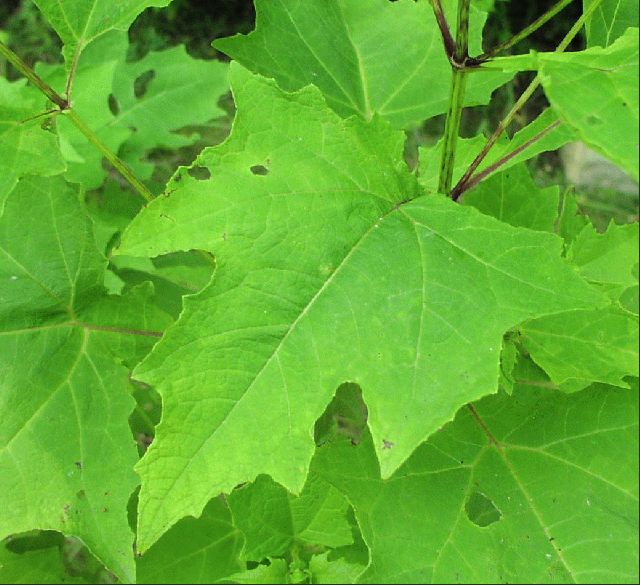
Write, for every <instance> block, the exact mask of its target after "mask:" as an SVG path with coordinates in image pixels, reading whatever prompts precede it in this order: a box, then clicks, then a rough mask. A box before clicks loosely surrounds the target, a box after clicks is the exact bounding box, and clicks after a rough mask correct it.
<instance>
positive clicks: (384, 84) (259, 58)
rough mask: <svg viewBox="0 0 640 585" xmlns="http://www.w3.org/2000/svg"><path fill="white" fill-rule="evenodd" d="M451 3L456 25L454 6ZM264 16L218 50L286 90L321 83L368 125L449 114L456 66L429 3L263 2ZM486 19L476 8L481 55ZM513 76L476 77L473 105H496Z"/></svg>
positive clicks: (339, 105)
mask: <svg viewBox="0 0 640 585" xmlns="http://www.w3.org/2000/svg"><path fill="white" fill-rule="evenodd" d="M444 4H445V6H446V8H447V12H448V14H449V17H450V20H451V21H452V22H455V16H454V14H455V7H454V3H453V2H450V1H449V2H445V3H444ZM256 12H257V27H256V31H255V32H253V33H251V34H250V35H248V36H236V37H232V38H229V39H221V40H218V41H216V42H215V43H214V46H215V47H216V48H218V49H220V50H221V51H223V52H225V53H226V54H228V55H229V56H231V57H232V58H233V59H235V60H237V61H239V62H240V63H242V64H243V65H244V66H245V67H247V68H249V69H251V70H252V71H254V72H257V73H261V74H262V75H265V76H267V77H274V78H275V79H276V80H277V81H278V83H279V84H280V85H281V86H282V87H283V88H284V89H287V90H295V89H300V88H301V87H303V86H305V85H308V84H314V85H316V86H317V87H319V88H320V89H321V91H322V92H323V94H324V96H325V97H326V99H327V103H329V105H330V106H331V107H332V108H334V109H335V110H336V112H338V113H340V114H341V115H345V116H348V115H352V114H358V115H360V116H362V117H363V118H365V119H367V120H368V119H371V117H372V116H373V115H374V114H378V115H380V116H382V117H383V118H385V119H386V120H389V121H390V122H391V123H392V124H393V125H394V126H396V127H406V126H408V125H411V124H413V123H417V122H420V121H422V120H424V119H425V118H429V117H431V116H435V115H437V114H442V113H445V112H446V111H447V108H448V103H449V92H450V83H451V65H450V63H449V61H448V59H447V57H446V55H445V52H444V49H443V47H442V39H441V36H440V31H439V29H438V26H437V23H436V20H435V18H434V15H433V11H432V9H431V6H430V5H429V3H428V2H413V0H400V1H399V2H394V3H391V2H388V1H387V0H355V1H354V0H330V1H327V0H304V1H302V0H277V1H272V0H258V1H257V2H256ZM485 19H486V14H485V13H482V12H480V11H478V10H476V9H473V10H472V17H471V33H472V35H471V50H472V51H475V52H477V53H479V52H481V50H482V49H481V38H482V27H483V25H484V21H485ZM328 39H331V40H330V42H329V41H328ZM391 55H393V57H391V58H390V56H391ZM509 77H510V76H509V75H505V74H503V73H500V72H496V71H493V72H492V71H483V72H480V73H478V74H474V75H471V76H470V79H469V81H468V85H467V93H466V97H465V100H466V104H467V105H479V104H484V103H488V101H489V98H490V96H491V93H492V92H493V90H494V89H496V88H497V87H499V86H500V85H502V84H503V83H506V82H507V81H508V80H509Z"/></svg>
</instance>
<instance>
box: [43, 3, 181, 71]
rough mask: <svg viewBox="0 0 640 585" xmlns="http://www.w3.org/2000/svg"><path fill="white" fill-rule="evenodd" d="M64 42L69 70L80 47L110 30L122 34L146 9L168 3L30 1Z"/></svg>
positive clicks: (74, 64) (78, 53)
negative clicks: (120, 31) (119, 31)
mask: <svg viewBox="0 0 640 585" xmlns="http://www.w3.org/2000/svg"><path fill="white" fill-rule="evenodd" d="M34 2H35V4H36V6H37V7H38V8H39V9H40V11H41V12H42V13H43V14H44V16H45V18H46V19H47V21H48V22H49V24H50V25H51V26H52V27H53V28H54V29H55V31H56V32H57V33H58V36H59V37H60V38H61V39H62V42H63V43H64V48H63V50H62V52H63V54H64V56H65V61H66V63H67V70H70V71H73V69H74V68H75V66H76V65H77V61H78V59H79V58H80V54H81V53H82V51H83V50H84V48H85V47H86V46H87V45H88V44H89V43H90V42H91V41H93V40H94V39H96V38H98V37H100V36H102V35H103V34H105V33H106V32H108V31H110V30H122V31H125V30H127V29H128V28H129V26H131V23H132V22H133V21H134V20H135V18H136V16H138V14H140V13H141V12H142V11H143V10H144V9H145V8H148V7H150V6H167V5H168V4H169V3H170V2H171V0H118V2H112V1H111V0H81V1H78V0H34Z"/></svg>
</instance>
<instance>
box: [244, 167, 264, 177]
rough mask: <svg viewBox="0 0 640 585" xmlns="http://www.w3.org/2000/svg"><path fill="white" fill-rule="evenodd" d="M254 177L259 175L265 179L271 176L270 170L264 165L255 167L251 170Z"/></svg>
mask: <svg viewBox="0 0 640 585" xmlns="http://www.w3.org/2000/svg"><path fill="white" fill-rule="evenodd" d="M249 170H250V171H251V172H252V173H253V174H254V175H258V176H260V177H264V176H265V175H268V174H269V169H268V168H267V167H265V166H264V165H253V166H252V167H251V168H250V169H249Z"/></svg>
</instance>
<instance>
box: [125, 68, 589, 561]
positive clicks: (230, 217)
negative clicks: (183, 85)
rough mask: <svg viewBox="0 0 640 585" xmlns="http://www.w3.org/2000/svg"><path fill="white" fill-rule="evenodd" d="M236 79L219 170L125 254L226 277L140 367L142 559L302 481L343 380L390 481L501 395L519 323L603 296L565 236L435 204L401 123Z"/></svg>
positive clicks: (178, 195) (138, 229)
mask: <svg viewBox="0 0 640 585" xmlns="http://www.w3.org/2000/svg"><path fill="white" fill-rule="evenodd" d="M232 79H233V87H234V91H235V97H236V101H237V105H238V114H237V118H236V121H235V124H234V131H233V134H232V136H231V137H230V138H229V139H228V140H227V142H226V143H225V144H224V145H222V146H220V147H218V148H214V149H207V150H205V151H204V153H203V154H202V155H201V157H200V158H199V159H198V160H197V161H196V164H197V165H199V166H203V167H207V168H208V169H209V171H210V172H211V175H212V176H211V178H210V179H208V180H198V179H195V178H193V177H190V176H189V174H188V173H187V172H181V173H179V174H178V175H177V176H176V178H175V180H174V182H173V183H171V184H170V185H169V189H168V191H167V196H165V197H160V198H158V199H157V200H156V201H154V202H152V203H151V204H150V205H148V206H147V207H146V208H145V209H144V210H143V211H142V213H141V214H140V215H139V216H138V218H136V219H135V220H134V222H133V223H132V224H131V226H130V227H129V229H128V230H127V232H125V234H124V236H123V244H122V247H121V249H120V252H121V253H122V254H126V255H140V256H148V255H150V256H155V255H159V254H163V253H166V252H170V251H175V250H188V249H192V248H197V249H204V250H209V251H211V252H214V253H215V254H216V255H217V269H216V273H215V277H214V280H213V282H212V284H211V285H210V286H209V287H208V288H207V289H205V290H204V291H203V292H202V293H200V294H198V295H196V296H194V297H189V298H187V299H185V309H184V311H183V313H182V315H181V318H180V322H179V325H178V326H176V327H175V328H173V329H172V330H171V331H170V332H169V333H168V334H167V337H166V339H165V340H164V341H163V342H162V343H160V344H159V345H158V346H157V347H156V349H155V350H154V352H153V354H152V355H151V356H150V357H149V358H148V359H147V360H146V361H145V362H144V363H143V364H142V365H141V366H140V367H139V368H138V369H137V371H136V377H137V378H139V379H140V380H142V381H144V382H147V383H149V384H151V385H153V386H155V387H157V388H158V390H159V391H160V392H161V394H162V396H163V401H164V411H163V421H162V423H161V425H160V427H159V430H158V434H157V435H156V441H155V442H154V443H153V445H152V446H151V448H150V449H149V451H148V452H147V454H146V456H145V458H144V459H143V460H142V462H141V464H140V466H139V472H140V474H141V476H142V478H143V486H142V491H141V496H140V524H139V527H140V533H139V545H140V546H141V549H142V550H144V549H146V548H148V546H150V544H152V543H153V541H155V540H156V539H157V538H158V537H159V536H160V535H161V534H162V533H163V532H164V531H166V530H167V529H168V528H169V527H170V526H171V525H172V524H174V523H175V522H176V521H177V520H178V519H180V518H181V517H182V516H184V515H188V514H191V515H197V514H199V513H200V511H201V510H202V508H203V506H204V504H205V503H206V502H207V501H208V500H209V499H210V498H211V497H213V496H214V495H216V494H217V493H219V492H220V491H230V490H231V489H232V488H233V487H234V486H235V485H236V484H238V483H241V482H243V481H246V480H250V479H253V478H255V477H256V476H257V475H258V474H260V473H266V474H270V475H271V476H272V477H273V479H275V480H276V481H277V482H279V483H281V484H282V485H283V486H285V487H287V488H288V489H290V490H292V491H295V492H299V491H300V489H301V488H302V486H303V484H304V480H305V476H306V470H307V465H308V462H309V460H310V459H311V456H312V453H313V442H312V441H311V434H310V430H311V428H312V427H313V423H314V421H315V419H316V418H317V417H318V416H319V415H320V414H321V413H322V411H323V409H324V407H325V406H326V404H327V403H328V402H329V400H330V397H331V395H332V393H333V392H334V390H335V389H336V388H337V387H338V386H339V385H340V384H341V383H342V382H344V381H358V382H359V383H360V384H361V385H362V387H363V391H364V393H365V396H366V400H367V403H368V405H369V408H370V412H369V415H370V416H369V424H370V426H371V429H372V434H373V437H374V443H375V446H376V451H377V453H378V456H379V457H380V460H381V465H382V469H383V474H384V476H385V477H386V476H388V475H390V474H391V473H392V472H393V471H394V470H395V469H396V468H397V467H398V466H399V465H400V464H401V463H402V462H403V461H404V460H405V459H406V458H407V457H408V456H409V455H410V454H411V453H412V451H413V450H414V449H415V447H416V446H417V445H418V444H419V443H420V442H421V441H423V440H424V439H426V438H427V437H428V436H429V435H430V434H431V433H432V432H433V431H435V430H436V429H438V428H439V427H440V426H441V425H442V424H443V423H444V422H446V421H447V420H450V419H451V417H452V416H453V415H454V413H455V411H456V410H457V409H458V408H459V407H460V406H461V405H462V404H465V403H466V402H468V401H470V400H473V399H475V398H478V397H480V396H483V395H485V394H487V393H491V392H494V391H495V390H496V388H497V381H498V361H499V353H500V344H501V338H502V335H503V333H504V332H505V331H506V330H507V329H509V328H511V327H513V326H514V325H516V324H517V323H519V322H521V321H524V320H526V319H528V318H531V317H534V316H539V315H543V314H548V313H556V312H560V311H563V310H569V309H573V308H577V307H582V308H587V307H592V306H594V304H598V303H599V298H600V297H599V295H597V294H596V293H595V292H594V291H593V290H592V289H590V288H589V287H588V286H587V285H586V284H585V283H584V282H583V281H581V280H580V279H579V278H578V277H577V275H576V274H575V272H574V271H573V270H572V269H570V268H569V267H568V266H566V265H565V264H564V263H563V262H562V261H561V259H560V252H561V248H562V242H561V240H560V239H559V238H557V237H555V236H553V235H551V234H545V233H541V232H533V231H530V230H522V229H516V228H513V227H511V226H509V225H507V224H503V223H500V222H498V221H497V220H495V219H493V218H490V217H486V216H483V215H482V214H480V213H479V212H477V211H476V210H474V209H473V208H471V207H462V206H459V205H456V204H455V203H453V202H452V201H450V200H448V199H446V198H444V197H440V196H431V197H426V196H420V190H419V189H418V186H417V184H416V182H415V178H414V177H413V175H412V174H411V173H410V172H409V171H408V169H407V168H406V166H405V164H404V162H403V158H402V150H403V134H402V133H400V132H393V131H391V130H389V128H388V127H387V125H386V124H385V123H382V122H381V121H380V120H374V121H373V122H371V123H366V122H364V121H362V120H360V119H359V118H355V117H353V118H350V119H348V120H342V119H341V118H339V117H338V116H336V115H335V114H334V113H333V112H331V111H330V110H328V109H327V108H326V106H324V105H323V104H324V101H323V99H322V96H321V95H320V94H319V92H318V91H317V90H316V89H315V88H307V89H305V90H303V91H301V92H299V93H297V94H287V93H283V92H282V91H281V90H279V89H278V88H277V87H276V86H275V84H274V83H273V82H271V81H269V80H265V79H263V78H261V77H259V76H253V75H251V74H249V73H248V72H246V71H245V70H243V69H242V68H240V67H234V68H232ZM265 112H269V115H268V116H266V115H265ZM417 413H419V415H417ZM247 420H250V421H251V424H250V425H247ZM203 421H206V424H203ZM204 477H206V478H207V479H206V480H203V478H204Z"/></svg>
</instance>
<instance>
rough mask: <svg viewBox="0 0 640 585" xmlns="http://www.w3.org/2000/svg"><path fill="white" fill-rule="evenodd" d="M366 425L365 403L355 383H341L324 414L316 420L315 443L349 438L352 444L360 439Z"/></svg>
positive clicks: (319, 443) (321, 443)
mask: <svg viewBox="0 0 640 585" xmlns="http://www.w3.org/2000/svg"><path fill="white" fill-rule="evenodd" d="M366 427H367V405H366V404H365V403H364V400H362V392H361V390H360V388H359V386H357V385H356V384H343V385H342V386H340V387H339V388H338V390H337V391H336V394H335V396H334V397H333V400H332V401H331V403H330V404H329V406H327V409H326V410H325V411H324V414H323V415H322V416H321V417H320V418H319V419H318V420H317V421H316V426H315V430H314V435H315V441H316V444H317V445H323V444H325V443H330V442H333V441H337V440H340V439H344V438H346V439H350V440H351V443H352V444H353V445H357V444H358V443H359V442H360V441H361V440H362V435H363V433H364V432H365V430H366Z"/></svg>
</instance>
